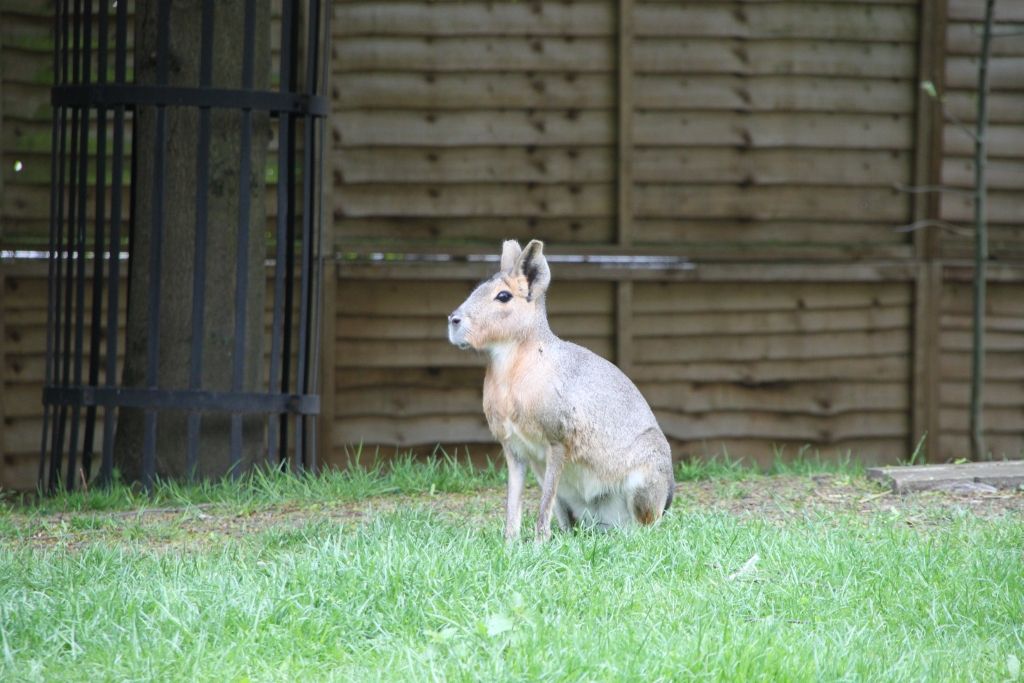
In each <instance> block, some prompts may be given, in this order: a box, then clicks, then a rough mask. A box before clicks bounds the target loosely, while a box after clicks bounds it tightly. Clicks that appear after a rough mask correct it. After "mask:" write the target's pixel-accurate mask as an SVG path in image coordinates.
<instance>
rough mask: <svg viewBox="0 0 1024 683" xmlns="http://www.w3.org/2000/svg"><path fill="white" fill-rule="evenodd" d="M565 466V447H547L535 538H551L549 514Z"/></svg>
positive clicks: (553, 504)
mask: <svg viewBox="0 0 1024 683" xmlns="http://www.w3.org/2000/svg"><path fill="white" fill-rule="evenodd" d="M564 466H565V449H564V448H563V447H562V446H551V445H549V446H548V447H547V452H546V453H545V456H544V480H543V481H542V482H541V487H540V511H539V512H538V513H537V540H538V541H546V540H548V539H549V538H551V515H552V514H553V513H554V510H555V504H556V501H557V497H558V481H559V479H561V477H562V468H563V467H564Z"/></svg>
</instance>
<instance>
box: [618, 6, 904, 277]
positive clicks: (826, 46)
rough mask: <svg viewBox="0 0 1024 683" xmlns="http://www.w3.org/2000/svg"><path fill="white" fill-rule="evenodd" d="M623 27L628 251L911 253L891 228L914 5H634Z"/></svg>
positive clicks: (898, 218) (898, 203)
mask: <svg viewBox="0 0 1024 683" xmlns="http://www.w3.org/2000/svg"><path fill="white" fill-rule="evenodd" d="M635 22H636V33H637V38H636V42H635V64H636V85H635V89H636V98H635V106H636V112H635V115H634V128H633V135H634V137H635V144H636V148H635V150H634V163H635V165H636V169H637V175H636V177H635V179H634V182H635V183H636V189H635V197H636V214H635V216H636V220H635V227H634V239H635V241H636V242H637V243H638V244H658V245H663V246H664V247H665V248H666V249H686V250H687V251H689V252H691V253H697V254H715V255H717V254H723V255H725V254H729V253H733V254H739V253H750V252H754V251H756V252H758V253H762V254H765V255H766V256H765V257H766V258H770V256H767V255H770V254H772V253H778V252H785V253H792V251H793V250H794V249H796V250H800V251H803V252H805V253H814V254H816V255H826V254H829V253H831V254H832V255H833V256H834V257H837V258H870V257H871V256H882V257H891V256H897V257H906V256H909V255H910V239H909V238H908V236H907V235H906V234H903V233H898V232H896V231H894V228H895V227H897V226H899V225H901V224H904V223H907V222H909V219H910V215H911V210H910V209H911V202H910V198H909V197H908V196H907V195H906V194H905V193H902V192H900V191H898V190H897V189H896V187H897V186H898V185H909V184H911V178H912V167H911V164H910V158H911V154H910V152H911V150H912V149H913V144H914V134H913V127H912V121H913V114H914V111H915V102H914V99H915V92H916V83H915V78H914V77H915V53H916V41H917V32H918V24H919V19H918V8H917V7H914V6H913V5H911V4H900V3H888V4H884V5H880V4H865V3H851V4H845V3H840V4H836V3H825V2H820V3H819V2H770V3H742V2H726V3H697V2H693V3H666V2H658V1H656V0H642V1H640V2H638V3H637V4H636V15H635ZM649 169H657V170H656V171H653V170H649ZM716 228H720V231H716ZM716 233H717V234H716Z"/></svg>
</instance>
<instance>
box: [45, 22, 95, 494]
mask: <svg viewBox="0 0 1024 683" xmlns="http://www.w3.org/2000/svg"><path fill="white" fill-rule="evenodd" d="M75 33H76V35H75V53H76V55H77V52H78V50H77V44H78V34H77V31H76V32H75ZM72 61H73V69H72V72H73V77H74V78H75V79H76V80H77V78H78V60H77V56H76V58H75V59H74V60H72ZM82 117H83V112H82V111H81V110H75V109H72V111H71V145H70V146H69V149H70V152H71V154H70V159H69V162H68V170H69V173H68V177H69V180H68V193H67V195H68V196H67V220H66V225H67V239H66V240H65V241H64V244H63V247H62V249H61V250H60V252H59V254H58V258H59V259H63V266H64V282H63V285H64V301H63V308H64V310H63V313H62V315H63V317H61V315H60V314H59V315H58V317H57V327H56V329H57V330H58V333H59V334H62V336H63V345H62V348H63V349H64V353H63V356H58V357H59V358H60V359H61V361H62V363H61V369H60V375H59V379H58V380H57V381H58V383H59V384H60V385H61V386H65V387H66V386H68V384H69V382H70V380H71V341H72V340H71V330H72V327H73V326H72V324H71V312H72V295H73V293H74V292H73V289H72V287H73V284H72V283H73V281H72V274H73V273H72V269H73V267H74V262H75V259H74V257H73V256H72V255H73V254H74V253H75V252H76V249H75V244H74V239H75V226H76V225H77V224H78V213H77V210H78V205H77V203H76V202H75V201H74V198H75V196H76V193H77V190H78V169H79V164H78V152H79V148H80V143H79V135H80V134H81V136H83V137H84V136H86V135H87V133H88V132H87V131H86V130H84V128H83V127H82V126H81V122H82ZM62 232H63V231H62ZM58 268H60V262H58ZM59 305H60V304H58V306H59ZM58 352H59V349H58ZM67 418H68V415H67V408H66V407H65V406H61V407H60V408H59V409H58V411H57V427H56V433H55V437H56V441H55V446H54V451H53V455H52V459H51V461H50V489H51V490H56V489H57V486H58V485H59V483H60V469H61V466H62V464H63V460H64V446H65V438H64V437H65V431H66V429H67Z"/></svg>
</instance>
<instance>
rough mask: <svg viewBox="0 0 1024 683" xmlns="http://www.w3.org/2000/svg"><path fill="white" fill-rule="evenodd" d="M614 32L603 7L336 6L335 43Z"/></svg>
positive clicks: (399, 0)
mask: <svg viewBox="0 0 1024 683" xmlns="http://www.w3.org/2000/svg"><path fill="white" fill-rule="evenodd" d="M613 26H614V15H613V14H612V9H611V7H610V6H609V5H608V3H605V2H593V1H592V0H583V1H580V2H573V3H529V4H528V3H520V2H499V3H492V2H482V1H479V0H478V1H473V2H451V1H447V2H444V1H442V2H431V3H429V4H427V3H422V2H412V1H406V0H394V1H392V2H386V3H381V2H353V1H350V2H341V3H336V4H335V5H334V16H333V18H332V19H331V30H332V32H333V34H334V36H335V39H338V38H345V37H347V36H368V35H387V36H397V35H413V36H417V35H436V36H474V35H475V36H480V35H531V36H532V35H558V36H566V35H572V36H595V35H596V36H600V35H608V34H609V33H611V31H612V27H613Z"/></svg>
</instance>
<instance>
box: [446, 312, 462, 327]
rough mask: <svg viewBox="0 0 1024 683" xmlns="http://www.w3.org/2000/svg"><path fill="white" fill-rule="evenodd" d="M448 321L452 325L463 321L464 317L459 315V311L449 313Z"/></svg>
mask: <svg viewBox="0 0 1024 683" xmlns="http://www.w3.org/2000/svg"><path fill="white" fill-rule="evenodd" d="M448 322H449V323H450V324H452V325H458V324H459V323H461V322H462V318H460V317H459V315H458V311H456V312H455V313H449V314H448Z"/></svg>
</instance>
